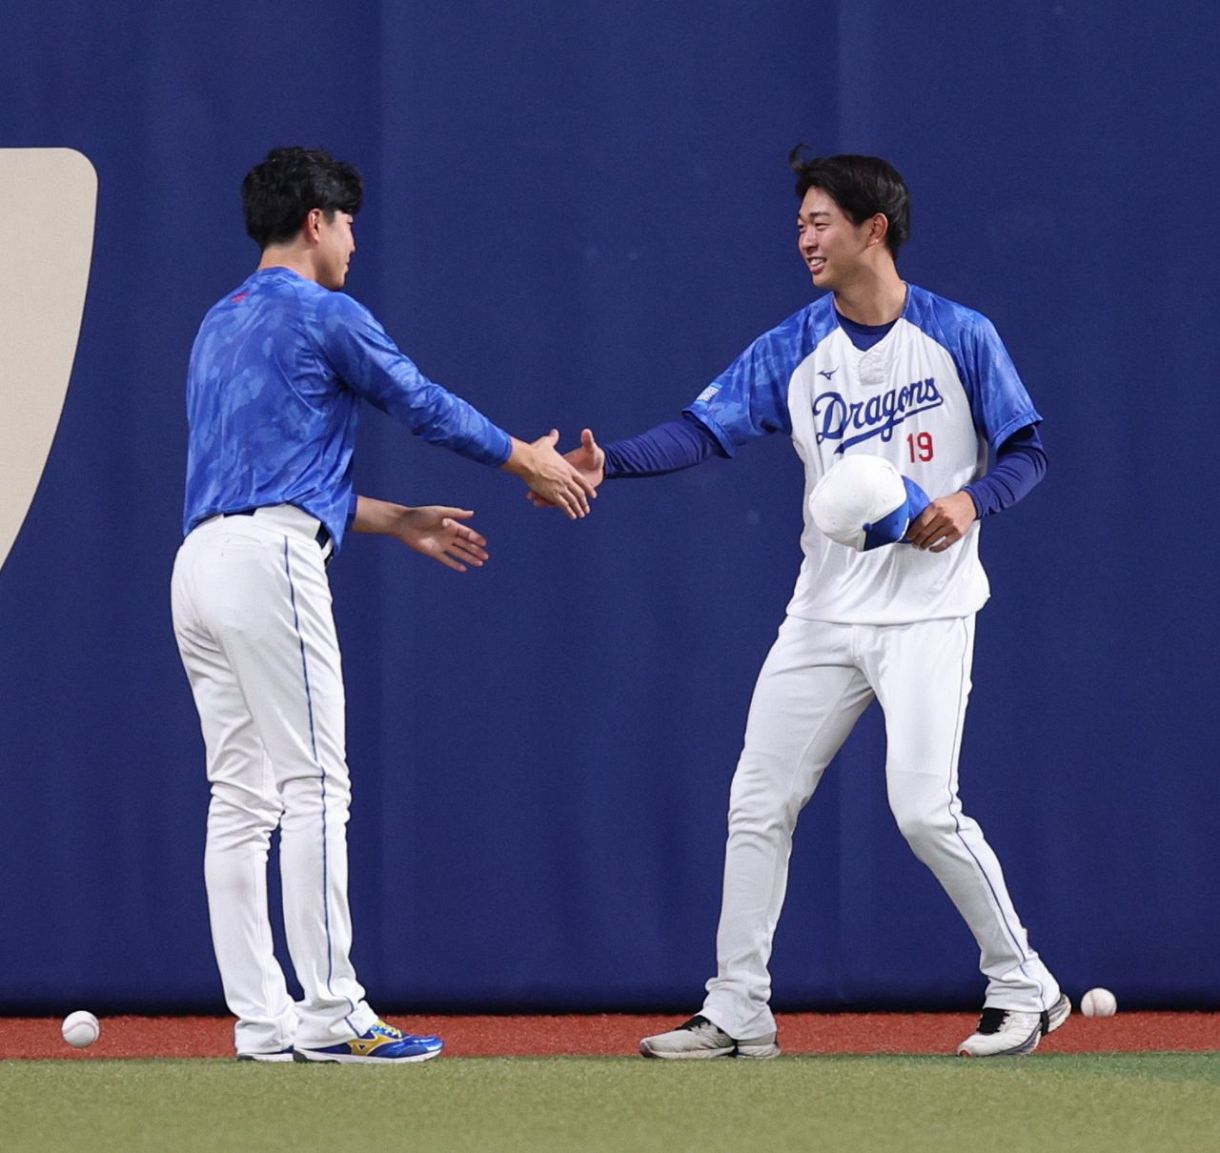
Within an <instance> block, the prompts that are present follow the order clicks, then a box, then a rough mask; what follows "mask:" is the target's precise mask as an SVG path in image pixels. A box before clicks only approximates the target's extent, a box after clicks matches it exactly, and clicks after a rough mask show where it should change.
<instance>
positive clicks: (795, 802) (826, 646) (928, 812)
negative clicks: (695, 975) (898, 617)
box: [702, 616, 1059, 1038]
mask: <svg viewBox="0 0 1220 1153" xmlns="http://www.w3.org/2000/svg"><path fill="white" fill-rule="evenodd" d="M973 651H974V617H973V616H970V617H965V618H953V619H947V620H931V621H921V622H918V623H915V624H907V625H884V626H872V625H840V624H829V623H826V622H823V621H809V620H802V619H800V618H797V617H788V618H787V619H786V620H785V621H784V623H783V625H782V626H781V628H780V630H779V636H778V638H777V639H776V641H775V644H774V645H773V646H772V648H771V651H770V653H769V654H768V656H767V659H766V661H765V662H764V664H763V667H762V671H761V672H760V673H759V676H758V682H757V685H756V686H755V690H754V697H753V700H752V702H751V704H750V713H749V719H748V721H747V723H746V736H745V746H744V748H743V750H742V753H741V759H740V760H739V762H738V765H737V771H736V773H735V775H734V777H733V785H732V789H731V793H730V799H729V836H728V844H727V847H726V852H725V865H724V895H723V903H722V906H721V913H720V928H719V931H718V934H717V938H716V955H717V965H718V972H717V975H716V976H715V977H714V978H713V979H712V980H710V981H709V982H708V984H707V999H706V1001H705V1002H704V1007H703V1010H702V1011H703V1013H704V1015H705V1016H707V1017H708V1018H709V1020H711V1021H713V1022H715V1024H716V1025H718V1026H719V1027H720V1028H721V1029H723V1030H724V1031H725V1032H726V1033H728V1034H729V1035H730V1036H732V1037H737V1038H752V1037H760V1036H764V1035H766V1034H768V1033H771V1032H773V1031H774V1030H775V1019H774V1017H773V1016H772V1014H771V1009H770V1006H769V1001H770V999H771V976H770V973H769V972H768V971H767V964H768V962H769V960H770V957H771V944H772V940H773V938H774V935H775V927H776V925H777V923H778V921H779V915H780V910H781V908H782V907H783V903H784V893H785V890H786V889H787V884H788V858H789V855H790V853H791V849H792V835H793V831H794V830H795V828H796V821H797V816H798V815H799V813H800V811H801V809H802V808H803V807H804V805H805V803H806V802H807V801H808V800H809V798H810V797H811V796H812V795H813V791H814V789H816V788H817V785H818V782H819V781H820V780H821V777H822V773H823V772H824V771H825V769H826V766H827V765H828V764H829V763H830V761H831V759H832V758H833V757H834V755H835V753H836V752H838V750H839V748H840V746H841V745H842V744H843V742H844V741H845V740H846V739H847V736H848V734H849V733H850V732H851V730H852V728H853V726H854V725H855V723H856V721H857V720H858V719H859V717H860V715H861V713H863V712H864V710H865V708H866V707H867V706H868V704H869V703H870V702H871V701H872V700H873V699H874V697H875V698H876V699H877V700H878V701H879V702H880V704H881V707H882V709H883V711H884V713H885V730H886V746H887V754H886V765H885V773H886V786H887V792H888V797H889V803H890V808H891V810H892V811H893V814H894V817H895V819H896V820H897V822H898V827H899V829H900V830H901V831H902V833H903V835H904V836H905V837H906V839H907V842H908V843H909V844H910V846H911V848H912V850H914V852H915V855H916V856H917V857H918V858H919V859H920V860H921V861H923V863H924V864H925V865H927V866H928V868H930V869H931V870H932V872H933V873H934V874H935V875H936V879H937V880H938V881H940V883H941V885H942V886H943V887H944V889H945V892H946V893H948V894H949V898H950V899H951V900H952V901H953V904H954V905H955V906H956V907H957V910H958V912H959V913H961V915H962V917H963V918H964V919H965V921H966V924H967V925H968V926H969V928H970V931H971V933H973V934H974V939H975V940H976V941H977V942H978V946H979V950H980V952H981V961H980V967H981V969H982V971H983V973H984V975H985V976H986V977H987V978H988V985H987V994H986V1004H987V1005H988V1006H994V1007H996V1008H1001V1009H1013V1010H1020V1011H1023V1012H1040V1011H1042V1010H1044V1009H1048V1008H1049V1007H1050V1006H1051V1005H1053V1004H1054V1002H1055V1000H1056V999H1057V998H1058V996H1059V986H1058V984H1057V983H1056V981H1055V979H1054V977H1052V976H1051V974H1050V973H1049V972H1048V971H1047V969H1046V966H1045V965H1043V963H1042V961H1041V960H1040V959H1039V958H1038V955H1037V953H1035V952H1034V951H1033V950H1032V949H1031V948H1030V946H1029V942H1028V940H1027V939H1026V932H1025V929H1024V928H1023V927H1022V925H1021V922H1020V920H1019V919H1018V918H1017V914H1016V911H1015V910H1014V909H1013V905H1012V901H1011V899H1010V898H1009V896H1008V890H1007V888H1006V886H1005V884H1004V876H1003V873H1002V872H1001V870H1000V864H999V862H998V861H997V860H996V857H995V854H994V853H993V852H992V851H991V849H990V847H989V846H988V844H987V841H986V840H985V838H984V837H983V831H982V829H980V828H979V826H978V825H977V824H976V823H975V822H974V821H972V820H971V819H970V818H969V817H967V816H966V815H965V814H964V813H963V812H962V805H961V801H960V800H959V799H958V795H957V762H958V755H959V752H960V750H961V740H962V726H963V722H964V720H965V715H966V701H967V697H968V696H969V693H970V668H971V661H972V657H973Z"/></svg>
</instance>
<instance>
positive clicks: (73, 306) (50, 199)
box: [0, 148, 97, 567]
mask: <svg viewBox="0 0 1220 1153" xmlns="http://www.w3.org/2000/svg"><path fill="white" fill-rule="evenodd" d="M0 206H3V210H4V213H5V217H6V219H7V220H8V221H9V227H7V228H6V229H5V233H4V264H5V268H4V275H3V276H0V567H2V566H3V565H4V562H5V560H6V559H7V558H8V554H9V550H10V549H11V548H12V547H13V541H14V540H16V538H17V533H18V531H19V530H20V528H21V525H22V522H23V521H24V520H25V517H26V513H27V512H28V511H29V508H30V502H31V501H32V500H33V499H34V492H35V490H36V489H37V488H38V481H39V479H40V478H41V477H42V470H43V468H44V467H45V466H46V463H47V456H48V454H49V453H50V451H51V441H52V440H54V438H55V429H56V427H57V426H58V425H59V415H60V413H61V412H62V411H63V407H64V397H65V396H66V395H67V392H68V378H69V377H70V376H71V375H72V361H73V359H74V357H75V356H76V342H77V338H78V337H79V336H80V324H81V315H82V313H83V312H84V307H85V289H86V287H87V286H88V283H89V264H90V262H91V260H92V257H93V221H94V215H95V211H96V208H97V173H96V172H95V171H94V170H93V165H92V164H90V163H89V161H88V160H87V159H86V158H85V157H84V156H82V155H81V154H80V153H79V152H75V151H73V150H72V149H70V148H0Z"/></svg>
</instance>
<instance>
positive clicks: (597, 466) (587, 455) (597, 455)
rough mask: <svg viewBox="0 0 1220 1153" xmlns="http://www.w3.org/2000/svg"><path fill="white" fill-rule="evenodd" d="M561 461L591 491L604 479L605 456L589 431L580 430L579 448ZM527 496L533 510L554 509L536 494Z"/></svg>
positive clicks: (565, 455) (567, 453)
mask: <svg viewBox="0 0 1220 1153" xmlns="http://www.w3.org/2000/svg"><path fill="white" fill-rule="evenodd" d="M563 459H564V460H566V461H567V462H568V464H570V465H571V466H572V467H573V468H574V469H575V470H576V471H577V472H578V473H580V475H581V476H582V477H584V479H585V481H586V482H587V483H588V484H589V485H590V486H591V489H592V490H596V489H597V487H598V486H599V485H600V484H601V483H602V481H604V480H605V479H606V454H605V452H603V451H602V446H601V445H600V444H598V443H597V441H596V440H595V439H594V437H593V432H592V430H591V429H588V428H583V429H581V430H580V447H579V448H574V449H572V450H571V451H570V452H565V453H564V454H563ZM527 495H528V496H529V500H530V504H532V505H533V506H534V507H535V508H552V507H554V506H553V505H551V503H550V502H549V501H546V500H544V499H543V498H542V497H541V496H539V495H538V494H537V493H536V492H530V493H528V494H527Z"/></svg>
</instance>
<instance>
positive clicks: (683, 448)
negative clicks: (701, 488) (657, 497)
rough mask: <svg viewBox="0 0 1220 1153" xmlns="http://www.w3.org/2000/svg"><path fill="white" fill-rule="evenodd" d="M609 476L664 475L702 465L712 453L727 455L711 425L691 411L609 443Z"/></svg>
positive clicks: (609, 477)
mask: <svg viewBox="0 0 1220 1153" xmlns="http://www.w3.org/2000/svg"><path fill="white" fill-rule="evenodd" d="M605 453H606V479H607V480H618V479H621V478H624V477H643V476H662V475H663V474H665V473H667V472H678V471H679V470H680V469H684V468H691V467H693V466H694V465H696V464H701V463H702V462H703V461H705V460H707V458H708V457H709V456H727V455H728V454H727V453H726V452H725V451H724V449H723V448H722V447H721V444H720V442H719V441H718V440H717V439H716V437H715V436H713V435H712V433H711V432H710V431H709V430H708V429H707V427H706V426H705V425H704V424H703V423H702V422H700V421H699V420H698V419H696V418H695V417H693V416H691V415H690V414H689V413H683V414H682V418H681V419H680V420H670V421H666V423H665V424H658V425H657V426H656V427H655V428H650V429H649V430H648V431H647V432H642V433H640V434H639V435H638V436H632V437H628V438H627V439H625V440H616V441H613V442H612V443H611V444H608V445H606V446H605Z"/></svg>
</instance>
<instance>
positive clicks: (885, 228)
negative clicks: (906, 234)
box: [868, 212, 890, 245]
mask: <svg viewBox="0 0 1220 1153" xmlns="http://www.w3.org/2000/svg"><path fill="white" fill-rule="evenodd" d="M889 231H890V218H889V217H888V216H886V214H885V213H884V212H877V213H874V215H873V218H872V219H871V220H870V221H869V222H868V242H869V244H870V245H871V244H884V243H885V238H886V236H887V235H888V234H889Z"/></svg>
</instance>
